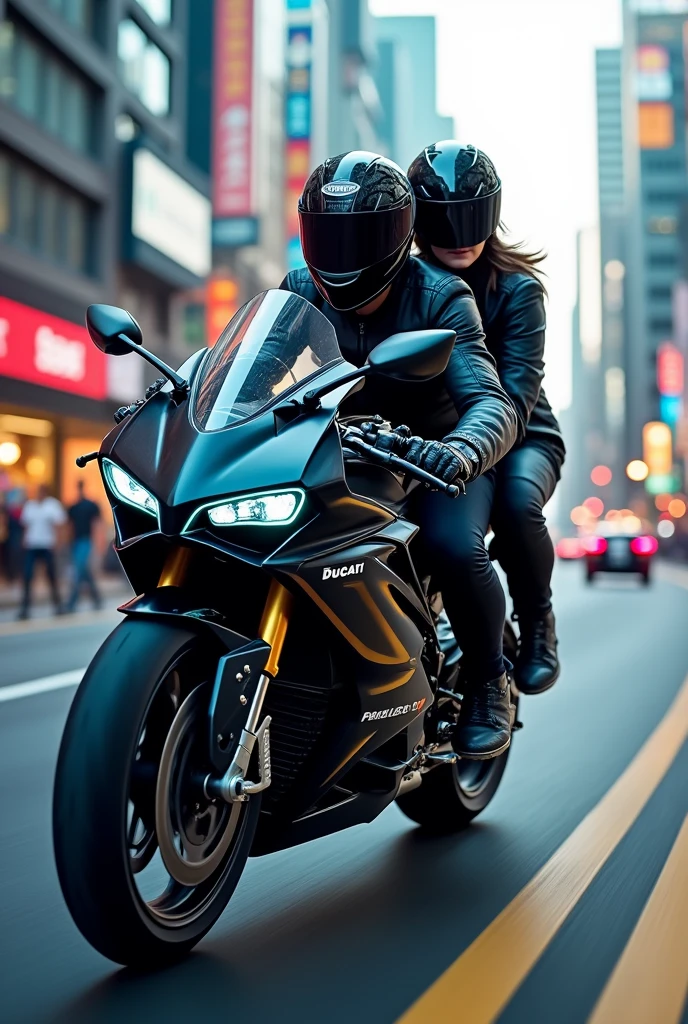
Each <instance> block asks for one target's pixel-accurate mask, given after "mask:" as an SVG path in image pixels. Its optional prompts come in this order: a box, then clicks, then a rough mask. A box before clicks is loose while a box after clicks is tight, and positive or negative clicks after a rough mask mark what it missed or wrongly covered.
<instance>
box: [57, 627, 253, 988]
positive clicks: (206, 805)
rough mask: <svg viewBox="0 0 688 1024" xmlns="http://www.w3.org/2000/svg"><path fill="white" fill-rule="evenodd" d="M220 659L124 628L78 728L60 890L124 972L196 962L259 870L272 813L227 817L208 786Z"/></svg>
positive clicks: (151, 630)
mask: <svg viewBox="0 0 688 1024" xmlns="http://www.w3.org/2000/svg"><path fill="white" fill-rule="evenodd" d="M218 654H221V651H218V650H216V649H214V648H213V645H212V642H211V641H209V640H208V639H207V638H205V637H204V638H203V639H202V640H201V639H200V638H199V637H198V636H197V634H195V633H194V632H192V631H190V630H185V629H183V628H179V627H178V626H176V625H168V624H166V623H159V622H150V621H142V620H136V619H128V620H125V622H124V623H122V624H121V625H120V626H118V628H117V629H116V630H115V631H114V632H113V633H112V634H111V635H110V636H109V637H108V639H107V640H106V641H105V643H104V644H103V646H102V647H101V648H100V650H99V651H98V653H97V654H96V656H95V658H94V659H93V661H92V662H91V664H90V666H89V668H88V670H87V672H86V675H85V676H84V679H83V681H82V683H81V685H80V687H79V690H78V691H77V694H76V697H75V699H74V703H73V704H72V708H71V710H70V713H69V717H68V719H67V724H66V726H65V731H64V735H63V738H62V745H61V748H60V755H59V759H58V764H57V772H56V778H55V791H54V801H53V839H54V846H55V860H56V864H57V871H58V876H59V879H60V885H61V886H62V892H63V894H64V898H65V901H66V903H67V906H68V907H69V910H70V912H71V914H72V917H73V918H74V921H75V923H76V924H77V926H78V928H79V930H80V931H81V933H82V934H83V936H84V937H85V938H86V939H87V941H88V942H90V943H91V945H92V946H94V947H95V948H96V949H97V950H98V951H99V952H100V953H102V954H103V956H106V957H108V958H109V959H111V960H114V961H116V962H117V963H121V964H125V965H129V966H136V967H139V968H141V967H149V966H153V965H155V964H159V963H161V962H165V961H169V960H171V959H176V958H178V957H180V956H183V955H185V954H186V953H188V952H189V950H191V949H192V948H193V946H195V945H196V943H197V942H199V941H200V939H201V938H202V937H203V936H204V935H205V933H206V932H207V931H208V930H209V929H210V928H211V927H212V926H213V924H214V923H215V921H216V920H217V919H218V917H219V916H220V914H221V913H222V911H223V910H224V908H225V906H226V905H227V902H228V901H229V899H230V897H231V895H232V893H233V891H234V889H235V888H236V885H237V883H238V881H239V878H240V876H241V873H242V871H243V868H244V866H245V863H246V860H247V858H248V853H249V850H250V847H251V843H252V841H253V836H254V833H255V830H256V826H257V823H258V815H259V813H260V801H259V800H256V799H254V798H252V799H250V800H249V801H248V802H246V803H241V804H233V805H225V804H222V805H221V806H220V804H218V803H217V802H215V801H208V800H207V798H206V799H205V800H204V798H203V795H202V788H200V787H199V785H198V779H199V777H202V775H203V773H204V772H207V770H208V764H207V752H206V744H207V707H208V699H209V692H208V691H209V687H208V685H207V681H208V680H209V678H211V677H212V673H213V669H214V666H215V665H216V663H217V657H218ZM220 803H221V802H220Z"/></svg>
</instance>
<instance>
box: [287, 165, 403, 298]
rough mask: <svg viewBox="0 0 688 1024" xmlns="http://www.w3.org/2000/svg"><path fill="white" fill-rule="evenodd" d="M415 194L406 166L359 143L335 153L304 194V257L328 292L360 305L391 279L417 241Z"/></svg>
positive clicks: (317, 282) (321, 287) (316, 172)
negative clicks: (367, 149) (365, 150)
mask: <svg viewBox="0 0 688 1024" xmlns="http://www.w3.org/2000/svg"><path fill="white" fill-rule="evenodd" d="M414 212H415V201H414V198H413V192H412V190H411V186H410V185H409V182H408V179H407V177H406V175H405V174H404V172H403V171H402V169H401V168H400V167H397V165H396V164H395V163H393V162H392V161H391V160H388V159H387V158H386V157H384V156H378V155H377V154H376V153H367V152H364V151H362V150H356V151H354V152H351V153H341V154H340V155H339V156H333V157H330V158H329V159H328V160H325V162H324V163H322V164H320V166H319V167H316V169H315V170H314V171H313V173H312V174H311V176H310V178H309V179H308V181H307V182H306V184H305V186H304V189H303V195H302V196H301V199H300V200H299V228H300V234H301V247H302V249H303V256H304V259H305V261H306V264H307V266H308V269H309V271H310V274H311V277H312V278H313V281H314V283H315V286H316V288H317V289H318V291H319V292H320V294H321V295H322V296H323V297H324V298H325V299H326V300H327V302H329V304H330V305H331V306H333V307H334V308H335V309H339V310H342V311H344V310H351V309H360V308H361V306H365V305H366V304H367V303H368V302H371V301H372V299H374V298H376V297H377V296H378V295H379V294H380V293H381V292H382V291H384V289H385V288H386V287H387V286H388V285H389V284H391V282H392V281H393V280H394V278H395V277H396V275H397V274H398V273H399V271H400V270H401V268H402V267H403V266H404V263H405V262H406V259H407V257H408V254H409V252H410V249H411V242H412V240H413V218H414Z"/></svg>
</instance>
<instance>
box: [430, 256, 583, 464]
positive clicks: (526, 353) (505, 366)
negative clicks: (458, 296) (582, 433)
mask: <svg viewBox="0 0 688 1024" xmlns="http://www.w3.org/2000/svg"><path fill="white" fill-rule="evenodd" d="M432 265H433V266H437V264H435V263H434V262H433V263H432ZM440 266H441V265H440ZM438 269H439V268H438ZM443 269H445V270H446V267H445V268H443ZM489 274H490V267H489V265H488V264H487V263H486V262H484V261H483V260H482V259H478V260H476V262H475V263H474V264H473V266H472V267H469V268H468V269H467V270H464V271H462V272H461V277H462V278H463V280H464V281H466V283H467V284H468V285H470V287H471V289H472V290H473V294H474V295H475V300H476V302H477V303H478V309H479V310H480V315H481V317H482V321H483V327H484V329H485V336H486V337H485V340H486V343H487V347H488V349H489V350H490V352H491V353H492V355H493V356H494V357H495V359H496V361H497V370H498V372H499V377H500V380H501V382H502V384H503V385H504V390H505V391H506V393H507V394H508V396H509V398H510V399H511V401H512V402H513V404H514V407H515V409H516V415H517V417H518V438H517V441H516V443H517V444H522V443H523V442H524V441H525V442H527V443H538V444H540V445H542V446H544V447H546V448H547V451H548V453H549V454H550V455H551V456H552V457H553V458H554V460H555V462H556V463H557V465H559V466H561V464H562V463H563V461H564V456H565V455H566V448H565V446H564V439H563V437H562V434H561V429H560V427H559V424H558V422H557V419H556V416H555V415H554V413H553V412H552V409H551V407H550V404H549V402H548V401H547V398H546V396H545V392H544V391H543V389H542V378H543V377H544V373H545V363H544V356H545V329H546V319H545V305H544V296H543V291H542V285H541V284H540V282H539V281H537V280H536V279H535V278H533V277H531V276H530V275H529V274H518V273H516V274H504V273H499V274H498V276H497V287H496V289H491V290H489V291H488V278H489Z"/></svg>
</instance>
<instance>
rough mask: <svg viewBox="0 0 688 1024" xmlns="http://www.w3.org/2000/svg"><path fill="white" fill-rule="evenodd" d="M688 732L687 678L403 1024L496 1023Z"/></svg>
mask: <svg viewBox="0 0 688 1024" xmlns="http://www.w3.org/2000/svg"><path fill="white" fill-rule="evenodd" d="M687 735H688V678H686V679H685V680H684V682H683V685H682V687H681V689H680V690H679V693H678V695H677V696H676V699H675V700H674V702H673V704H672V705H671V707H670V708H669V710H668V711H667V713H666V715H665V716H664V718H663V719H662V721H661V722H660V724H659V725H658V726H657V728H656V729H655V731H654V732H653V733H652V735H651V736H650V737H649V739H648V740H647V741H646V742H645V744H644V745H643V747H642V748H641V750H640V751H639V752H638V754H637V755H636V756H635V758H634V759H633V761H631V763H630V764H629V766H628V767H627V768H626V770H625V771H624V772H623V774H622V775H621V776H620V777H619V778H618V779H617V781H616V782H615V783H614V785H613V786H612V787H611V789H610V790H608V792H607V793H606V794H605V795H604V797H603V798H602V800H600V802H599V803H598V804H597V806H596V807H594V808H593V810H592V811H590V813H589V814H588V815H587V817H585V818H584V819H583V821H582V822H581V823H580V825H578V827H577V828H576V829H575V830H574V831H573V832H572V833H571V835H570V836H569V838H568V839H567V840H566V841H565V842H564V843H563V844H562V845H561V846H560V847H559V849H558V850H557V851H556V853H555V854H554V855H553V856H552V857H551V858H550V860H548V861H547V863H546V864H545V865H544V867H542V868H541V869H540V871H538V873H537V874H536V875H535V877H534V878H533V879H532V880H531V881H530V882H529V883H528V884H527V885H526V886H525V888H524V889H522V890H521V892H520V893H519V894H518V895H517V896H516V897H515V898H514V899H513V900H512V902H511V903H509V904H508V906H507V907H505V908H504V910H503V911H502V912H501V913H500V914H499V916H498V917H496V918H495V919H494V921H492V922H491V924H489V925H488V927H487V928H486V929H485V931H484V932H482V934H481V935H479V936H478V938H477V939H476V940H475V941H474V942H473V943H472V944H471V945H470V946H469V947H468V949H466V950H465V952H464V953H462V954H461V956H460V957H459V958H458V960H455V961H454V963H453V964H452V965H451V966H450V967H449V968H448V969H447V970H446V971H445V972H444V974H442V975H441V976H440V977H439V978H438V980H437V981H436V982H435V983H434V984H433V985H431V986H430V988H429V989H428V990H427V991H426V992H425V993H424V994H423V995H422V996H421V997H420V999H418V1001H417V1002H416V1003H414V1004H413V1006H412V1007H411V1008H410V1009H409V1010H408V1011H407V1012H406V1013H405V1014H404V1015H403V1016H402V1017H400V1018H399V1021H398V1024H427V1022H428V1021H431V1020H451V1021H452V1024H489V1022H491V1021H494V1020H495V1018H496V1017H497V1016H498V1014H499V1013H500V1012H501V1011H502V1010H503V1009H504V1007H505V1006H506V1004H507V1003H508V1002H509V1000H510V999H511V997H512V996H513V994H514V993H515V991H516V989H517V988H518V987H519V985H520V984H521V983H522V982H523V980H524V978H525V977H526V976H527V975H528V974H529V972H530V971H531V970H532V968H533V966H534V965H535V963H536V962H537V960H538V959H539V958H540V956H541V955H542V953H543V952H544V950H545V949H546V948H547V946H548V945H549V943H550V942H551V941H552V939H553V938H554V936H555V935H556V933H557V931H558V930H559V928H561V926H562V924H563V923H564V921H565V920H566V918H567V917H568V915H569V914H570V913H571V911H572V910H573V908H574V907H575V905H576V903H577V902H578V900H579V899H580V898H581V897H582V896H583V894H584V893H585V891H586V889H587V888H588V886H589V885H590V883H591V882H592V881H593V879H594V878H595V876H596V875H597V873H598V872H599V871H600V869H601V868H602V866H603V865H604V864H605V862H606V861H607V860H608V858H609V857H610V856H611V854H612V853H613V851H614V850H615V849H616V847H617V846H618V844H619V843H620V841H621V840H622V839H623V837H624V836H625V835H626V833H627V832H628V830H629V829H630V827H631V826H632V825H633V823H634V821H635V820H636V818H637V817H638V815H639V814H640V812H641V811H642V809H643V807H644V806H645V804H646V803H647V802H648V800H649V799H650V797H651V796H652V794H653V793H654V791H655V789H656V788H657V786H658V785H659V783H660V782H661V781H662V779H663V778H664V776H665V774H666V772H667V771H668V769H669V768H670V766H671V764H672V762H673V760H674V758H675V757H676V754H677V753H678V751H679V749H680V747H681V745H682V743H683V741H684V740H685V738H686V736H687ZM684 953H685V947H684ZM622 1019H623V1018H622ZM650 1019H652V1020H653V1021H654V1018H650Z"/></svg>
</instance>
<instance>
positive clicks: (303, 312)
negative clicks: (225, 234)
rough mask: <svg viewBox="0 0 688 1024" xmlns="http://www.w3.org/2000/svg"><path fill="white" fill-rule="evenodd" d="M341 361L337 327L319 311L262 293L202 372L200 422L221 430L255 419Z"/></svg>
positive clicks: (233, 323) (285, 295) (292, 298)
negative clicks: (283, 395)
mask: <svg viewBox="0 0 688 1024" xmlns="http://www.w3.org/2000/svg"><path fill="white" fill-rule="evenodd" d="M341 359H342V354H341V352H340V351H339V345H338V344H337V336H336V334H335V332H334V327H333V326H332V324H331V323H330V321H329V320H327V319H326V317H324V316H323V314H322V313H321V312H320V311H319V310H317V309H316V308H315V306H312V305H311V304H310V302H307V301H306V299H304V298H302V297H301V296H300V295H294V294H293V292H286V291H276V290H274V289H273V290H270V291H267V292H261V294H260V295H256V296H255V298H253V299H251V300H250V302H247V303H246V305H245V306H242V308H241V309H240V310H239V312H238V313H236V315H235V316H234V317H232V319H231V320H230V322H229V323H228V325H227V326H226V327H225V329H224V331H223V332H222V334H221V336H220V338H219V340H218V342H217V344H216V345H215V347H214V348H213V349H212V351H211V352H210V354H209V355H208V356H207V358H206V360H205V362H204V364H203V366H202V367H201V369H200V374H199V380H198V383H197V385H196V394H195V401H194V414H195V418H196V422H197V423H198V426H199V427H200V428H201V429H202V430H221V429H222V428H223V427H228V426H230V425H231V424H232V423H237V422H238V421H239V420H244V419H246V418H247V417H248V416H254V415H255V414H256V413H258V412H260V411H261V410H262V409H264V408H265V407H266V406H267V405H269V404H270V403H271V402H273V401H274V400H275V399H276V398H277V397H278V396H280V395H282V394H283V393H284V392H286V391H288V390H289V389H290V388H292V387H293V386H294V385H295V384H299V383H300V382H301V381H303V380H305V379H306V378H307V377H311V376H313V375H314V374H316V373H319V372H321V371H322V370H324V369H325V368H326V367H328V366H331V365H332V364H333V363H336V362H339V361H341Z"/></svg>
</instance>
